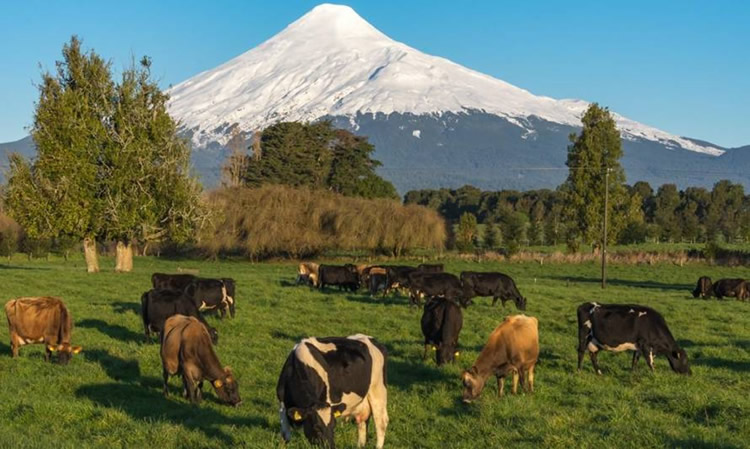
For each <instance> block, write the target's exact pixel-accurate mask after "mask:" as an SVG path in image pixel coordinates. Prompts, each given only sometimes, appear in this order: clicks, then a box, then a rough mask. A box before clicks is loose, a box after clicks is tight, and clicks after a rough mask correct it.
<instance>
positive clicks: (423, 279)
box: [409, 271, 470, 306]
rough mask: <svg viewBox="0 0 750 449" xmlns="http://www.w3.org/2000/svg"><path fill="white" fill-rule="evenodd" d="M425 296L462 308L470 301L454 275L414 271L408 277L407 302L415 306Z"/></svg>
mask: <svg viewBox="0 0 750 449" xmlns="http://www.w3.org/2000/svg"><path fill="white" fill-rule="evenodd" d="M425 296H440V297H443V298H447V299H451V300H454V301H457V302H460V303H461V304H462V305H464V306H465V305H467V303H468V300H469V299H470V295H468V294H467V291H466V290H464V286H463V284H462V283H461V281H460V280H459V279H458V278H457V277H456V276H455V275H453V274H451V273H422V272H420V271H414V272H412V273H411V274H410V275H409V301H410V302H411V304H412V305H416V304H419V302H420V299H421V298H422V297H425Z"/></svg>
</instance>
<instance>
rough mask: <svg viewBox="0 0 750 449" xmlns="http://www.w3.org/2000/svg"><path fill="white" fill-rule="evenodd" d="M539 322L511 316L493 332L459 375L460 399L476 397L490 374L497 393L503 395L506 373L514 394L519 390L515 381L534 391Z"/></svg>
mask: <svg viewBox="0 0 750 449" xmlns="http://www.w3.org/2000/svg"><path fill="white" fill-rule="evenodd" d="M538 324H539V323H538V321H537V319H536V318H534V317H528V316H526V315H512V316H509V317H506V318H505V321H503V322H502V323H500V325H499V326H497V327H496V328H495V330H494V331H492V334H491V335H490V338H489V340H488V341H487V344H486V345H484V349H482V352H481V353H480V354H479V357H478V358H477V361H476V362H474V365H473V366H472V367H471V368H470V369H469V370H468V371H464V372H463V373H462V374H461V379H462V381H463V384H464V392H463V400H464V402H471V401H473V400H474V399H476V398H478V397H479V395H480V394H481V393H482V389H483V388H484V383H485V382H486V381H487V378H488V377H490V375H492V374H494V375H495V376H496V377H497V394H498V396H502V395H503V387H504V381H505V376H506V375H507V374H508V372H512V373H513V389H512V392H513V394H516V392H517V391H518V380H519V377H520V379H521V385H522V386H523V385H524V379H526V382H525V383H526V390H527V391H529V392H533V391H534V366H536V362H537V359H538V358H539V331H538Z"/></svg>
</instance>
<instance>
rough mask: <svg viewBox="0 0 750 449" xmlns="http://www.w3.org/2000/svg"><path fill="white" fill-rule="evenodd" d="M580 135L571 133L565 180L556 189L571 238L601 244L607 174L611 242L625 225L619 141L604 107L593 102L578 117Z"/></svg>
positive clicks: (608, 113)
mask: <svg viewBox="0 0 750 449" xmlns="http://www.w3.org/2000/svg"><path fill="white" fill-rule="evenodd" d="M582 122H583V128H582V130H581V133H580V134H575V133H573V134H571V135H570V141H571V145H570V146H568V159H567V162H566V165H567V166H568V167H569V174H568V178H567V179H566V181H565V183H564V184H563V185H562V186H561V187H560V190H561V194H562V196H563V203H564V204H565V215H566V217H567V218H568V220H569V222H570V228H569V231H570V232H571V237H572V238H573V239H583V241H584V242H586V243H592V244H593V243H597V242H600V241H601V234H602V227H603V218H604V195H605V192H604V191H605V189H604V187H605V183H604V181H605V179H607V177H606V172H607V171H609V177H608V179H609V211H608V215H609V225H608V228H607V229H608V233H607V240H608V241H614V240H615V239H616V237H617V235H618V234H619V232H620V231H621V230H622V228H623V227H624V226H625V225H626V223H625V221H624V219H623V217H622V214H618V213H616V212H617V211H618V209H622V205H623V204H624V202H625V199H626V191H625V188H624V182H625V172H624V171H623V169H622V167H621V166H620V158H621V157H622V142H621V139H620V133H619V131H618V130H617V127H616V126H615V120H614V118H612V115H611V114H610V112H609V110H608V109H607V108H602V107H600V106H599V105H598V104H596V103H593V104H591V106H589V108H588V109H587V110H586V113H585V114H584V116H583V118H582Z"/></svg>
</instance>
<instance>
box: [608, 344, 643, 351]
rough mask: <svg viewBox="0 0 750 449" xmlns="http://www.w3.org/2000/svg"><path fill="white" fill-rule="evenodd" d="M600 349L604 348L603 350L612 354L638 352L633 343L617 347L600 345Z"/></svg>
mask: <svg viewBox="0 0 750 449" xmlns="http://www.w3.org/2000/svg"><path fill="white" fill-rule="evenodd" d="M602 347H604V349H606V350H607V351H612V352H622V351H637V350H638V347H637V346H636V345H635V343H621V344H619V345H617V346H607V345H602Z"/></svg>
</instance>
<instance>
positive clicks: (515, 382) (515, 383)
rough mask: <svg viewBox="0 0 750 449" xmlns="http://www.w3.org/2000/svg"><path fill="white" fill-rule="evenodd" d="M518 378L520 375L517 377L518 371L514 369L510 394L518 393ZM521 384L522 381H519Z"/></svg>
mask: <svg viewBox="0 0 750 449" xmlns="http://www.w3.org/2000/svg"><path fill="white" fill-rule="evenodd" d="M519 377H520V375H519V372H518V370H516V369H514V370H513V386H512V387H511V390H510V392H511V393H513V394H516V393H518V380H519ZM521 383H523V380H521Z"/></svg>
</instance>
